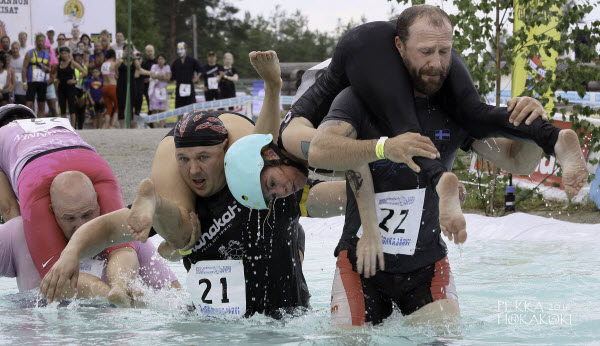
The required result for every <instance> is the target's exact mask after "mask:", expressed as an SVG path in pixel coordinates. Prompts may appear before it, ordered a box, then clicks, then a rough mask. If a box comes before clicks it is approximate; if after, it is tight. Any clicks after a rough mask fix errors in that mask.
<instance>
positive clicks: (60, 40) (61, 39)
mask: <svg viewBox="0 0 600 346" xmlns="http://www.w3.org/2000/svg"><path fill="white" fill-rule="evenodd" d="M56 42H57V45H56V49H55V50H54V54H55V55H56V56H57V57H59V56H60V53H59V50H60V48H61V47H67V48H69V53H72V52H73V49H71V48H70V47H69V46H68V45H67V36H65V34H58V36H57V37H56Z"/></svg>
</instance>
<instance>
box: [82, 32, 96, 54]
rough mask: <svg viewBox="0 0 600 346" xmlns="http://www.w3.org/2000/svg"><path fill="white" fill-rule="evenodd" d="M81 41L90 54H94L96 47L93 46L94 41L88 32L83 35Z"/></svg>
mask: <svg viewBox="0 0 600 346" xmlns="http://www.w3.org/2000/svg"><path fill="white" fill-rule="evenodd" d="M79 42H81V43H83V45H84V47H85V49H87V51H88V53H89V54H90V55H92V54H94V49H93V47H92V41H91V40H90V37H89V36H88V34H83V35H81V38H80V39H79Z"/></svg>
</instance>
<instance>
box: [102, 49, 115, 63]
mask: <svg viewBox="0 0 600 346" xmlns="http://www.w3.org/2000/svg"><path fill="white" fill-rule="evenodd" d="M116 57H117V54H116V53H115V50H114V49H112V48H111V49H108V50H106V54H104V58H105V59H106V60H109V59H112V58H116Z"/></svg>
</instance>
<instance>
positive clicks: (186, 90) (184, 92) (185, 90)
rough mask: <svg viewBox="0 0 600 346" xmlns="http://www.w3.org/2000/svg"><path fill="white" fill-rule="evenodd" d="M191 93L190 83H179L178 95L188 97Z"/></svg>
mask: <svg viewBox="0 0 600 346" xmlns="http://www.w3.org/2000/svg"><path fill="white" fill-rule="evenodd" d="M191 94H192V85H191V84H179V96H181V97H188V96H190V95H191Z"/></svg>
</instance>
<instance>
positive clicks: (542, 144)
mask: <svg viewBox="0 0 600 346" xmlns="http://www.w3.org/2000/svg"><path fill="white" fill-rule="evenodd" d="M453 32H454V31H453V26H452V22H451V20H450V18H449V16H448V15H447V14H446V13H445V12H444V11H443V10H441V9H439V8H437V7H435V6H429V5H416V6H412V7H410V8H408V9H406V10H405V11H404V12H403V13H402V14H401V15H400V16H399V18H398V20H397V21H396V22H395V23H394V22H373V23H367V24H363V25H360V26H358V27H356V28H354V29H352V30H351V31H350V32H349V33H348V34H347V35H345V36H344V37H342V39H341V40H340V41H339V43H338V45H337V47H336V50H335V52H334V55H333V57H332V59H331V60H330V62H329V63H323V64H320V65H319V66H320V67H321V70H320V71H318V73H317V74H318V75H319V76H320V77H318V78H315V75H317V74H315V75H313V77H312V78H311V77H310V74H308V73H307V74H305V75H304V76H303V80H302V85H301V86H300V89H299V90H303V91H299V92H298V95H297V100H296V102H295V103H294V104H293V105H292V109H291V110H290V112H289V113H288V116H286V118H285V119H284V121H283V123H282V122H281V119H280V113H279V106H280V102H279V101H280V100H279V94H280V92H281V87H282V80H281V70H280V66H279V60H278V58H277V55H276V53H275V52H274V51H267V52H250V53H249V58H250V62H251V63H252V65H253V67H254V68H255V70H256V71H257V72H258V74H259V75H260V76H261V77H262V78H263V80H264V82H265V98H264V102H263V105H262V108H261V110H260V114H259V116H258V119H257V121H256V123H253V122H252V121H251V120H249V119H248V118H246V117H244V116H243V115H240V114H235V113H232V112H229V111H225V110H224V111H208V112H203V111H192V112H189V113H187V114H185V115H184V116H183V117H182V118H181V119H180V120H179V121H178V123H177V124H176V126H175V128H174V129H172V130H171V131H169V132H168V133H167V134H166V136H165V137H164V138H163V139H162V140H161V141H160V143H159V144H158V147H157V149H156V152H155V156H154V161H153V165H152V170H151V173H150V179H143V180H142V181H141V183H140V185H139V188H138V192H137V195H136V198H135V200H134V201H133V203H132V204H131V205H130V206H129V207H125V203H124V202H123V201H122V195H121V192H120V189H119V186H118V181H117V180H116V178H115V176H114V174H113V173H112V171H111V169H110V167H109V166H108V164H107V163H106V162H105V161H104V160H102V158H101V157H99V155H98V154H97V153H96V152H95V151H94V150H93V148H92V147H91V146H90V145H89V144H87V143H85V142H84V141H83V140H82V139H81V138H80V137H79V136H78V134H77V133H76V132H75V130H73V128H72V126H71V125H70V123H69V122H68V121H67V120H66V119H59V118H53V119H52V120H51V121H49V120H47V119H35V118H36V115H35V114H34V113H33V111H32V110H31V109H29V108H27V107H24V106H20V105H8V106H4V107H3V108H0V154H1V155H0V197H1V198H0V207H1V208H2V209H0V210H2V213H3V214H6V216H7V218H8V219H9V223H7V224H6V225H4V226H3V227H6V228H8V231H11V232H13V233H19V234H20V233H24V234H25V236H24V237H21V240H20V244H21V248H23V242H26V243H27V248H28V249H29V252H30V256H31V260H30V262H33V263H32V264H31V268H32V269H33V270H32V271H33V272H34V274H39V275H37V276H36V277H35V279H36V282H40V281H41V284H40V290H41V293H42V295H43V296H44V297H47V298H48V299H49V300H59V299H62V298H64V297H65V296H73V292H74V290H77V289H79V287H80V286H81V285H83V284H84V283H83V281H84V280H87V279H90V278H89V277H87V279H86V277H85V276H83V275H80V274H79V273H80V272H82V269H81V268H82V264H81V262H80V260H86V259H89V258H90V257H92V256H94V255H96V256H98V254H104V255H105V257H107V256H108V263H107V264H106V266H107V267H108V266H109V265H111V259H112V260H113V263H112V265H115V262H116V263H120V264H121V265H122V266H123V267H125V268H128V271H129V272H133V273H137V268H138V267H139V266H140V264H141V259H140V257H141V256H135V252H136V251H139V243H137V242H142V243H145V242H146V241H147V240H148V237H151V236H153V235H156V234H158V235H160V236H162V238H163V239H164V241H163V242H162V244H161V245H160V246H159V248H158V250H157V251H158V252H159V253H160V254H161V256H163V257H164V258H167V259H170V260H175V261H179V260H182V261H183V265H184V266H185V268H186V270H187V283H188V286H187V290H188V291H189V293H190V295H191V297H192V301H193V303H194V306H195V307H196V308H197V309H198V310H199V312H200V313H203V314H221V315H222V314H227V315H233V316H246V317H248V316H251V315H253V314H255V313H263V314H265V315H267V316H271V317H273V318H281V317H284V316H286V313H293V314H295V313H298V312H301V311H304V310H306V309H309V308H310V293H309V289H308V287H307V284H306V281H305V278H304V273H303V269H302V261H303V258H304V253H305V246H304V233H303V229H302V226H301V225H300V223H299V219H300V217H301V216H309V217H331V216H335V215H340V214H345V222H344V226H343V232H342V237H341V239H340V241H339V243H338V245H337V247H336V250H335V256H336V257H337V263H336V270H335V272H334V273H332V276H333V280H332V281H333V284H332V293H331V323H332V325H334V326H337V327H353V326H354V327H358V326H363V325H365V324H373V325H375V324H380V323H382V322H383V321H384V320H385V319H386V318H387V317H389V316H390V315H391V314H392V312H393V311H394V310H399V311H400V313H401V314H403V315H410V316H411V317H413V318H414V319H415V320H420V321H437V320H445V319H449V318H455V317H456V316H457V315H458V314H459V313H460V308H459V303H458V293H457V292H458V291H457V289H456V287H455V282H454V278H453V273H452V269H451V266H450V261H449V259H448V256H447V255H448V250H447V245H446V242H445V241H444V238H443V236H446V237H447V238H448V240H450V241H454V242H455V243H457V244H458V243H464V242H465V241H466V240H467V232H466V221H465V218H464V215H463V213H462V210H461V190H460V184H459V181H458V178H457V177H456V175H455V174H454V173H452V167H453V161H454V159H455V158H456V154H457V151H458V150H459V149H462V150H466V151H473V152H475V153H477V154H478V155H480V156H481V157H483V158H485V159H486V160H488V161H490V162H491V163H493V164H494V165H497V166H498V167H502V168H504V169H507V170H508V171H510V172H513V173H518V174H529V173H531V172H533V170H534V169H535V167H536V164H537V163H538V162H539V159H540V156H541V153H542V150H543V151H544V152H546V153H547V154H549V155H554V156H556V158H557V160H558V161H559V163H560V164H561V168H562V173H563V184H564V186H565V192H566V193H567V195H568V197H569V198H572V197H573V196H575V195H576V194H577V193H578V192H579V191H580V190H581V188H582V187H583V185H584V184H585V182H586V181H587V176H588V173H587V168H586V163H585V160H584V158H583V155H582V152H581V148H580V145H579V141H578V137H577V134H576V133H575V132H574V131H573V130H570V129H565V130H561V129H559V128H557V127H555V126H553V125H552V124H550V123H549V122H548V121H547V116H546V114H545V112H544V109H543V106H542V105H541V103H540V102H539V101H537V100H535V99H533V98H529V97H518V98H514V99H512V100H510V101H509V102H508V107H496V106H491V105H488V104H486V103H484V102H482V101H481V99H480V97H479V94H478V93H477V90H476V88H475V86H474V83H473V81H472V79H471V77H470V74H469V71H468V70H467V68H466V65H465V64H464V61H463V60H462V58H461V57H460V55H459V54H458V53H457V52H456V51H454V50H453V49H452V37H453ZM37 38H39V40H37V41H36V43H39V47H40V50H35V49H34V50H32V51H30V52H31V53H32V54H34V53H35V54H37V53H39V55H35V56H34V57H33V58H32V57H31V55H28V56H27V57H28V60H29V62H30V63H32V62H31V60H32V59H34V60H35V63H37V64H44V65H45V64H46V61H47V60H50V59H51V56H50V54H49V53H48V52H44V51H43V50H42V49H41V48H42V46H43V43H44V39H45V37H44V36H43V35H41V36H39V37H37ZM37 38H36V39H37ZM121 39H122V37H121ZM121 39H118V42H120V43H121V44H122V47H123V54H129V50H128V48H127V47H128V44H127V43H126V42H124V41H123V40H121ZM177 48H178V54H179V58H178V59H177V60H176V61H175V62H174V63H173V64H172V66H171V68H170V73H171V76H170V79H174V80H175V81H177V88H176V105H177V107H180V106H184V105H186V104H187V102H190V101H192V100H193V96H194V88H193V87H191V85H192V84H194V83H196V82H197V80H198V78H200V77H201V76H204V78H206V82H205V85H206V88H207V90H206V91H208V93H207V94H206V96H207V99H210V97H218V96H217V93H216V92H215V90H218V88H219V82H220V81H221V80H222V79H223V78H224V77H221V78H219V76H223V75H224V72H223V71H220V68H219V67H218V66H217V65H216V57H215V55H214V54H210V53H209V58H210V59H211V60H209V67H210V68H208V69H205V68H203V67H201V66H200V65H199V64H198V63H197V62H196V61H195V60H193V59H191V58H189V57H187V54H186V47H185V44H183V43H180V44H179V45H178V47H177ZM114 52H115V50H114V49H108V50H107V53H106V56H105V58H106V61H105V62H103V63H102V65H100V66H101V72H102V74H103V77H104V83H105V84H104V85H105V87H104V88H103V89H102V94H103V95H104V97H105V98H109V99H110V100H111V102H113V104H111V105H107V108H108V107H113V109H114V107H119V105H120V102H121V100H120V97H119V90H121V89H122V88H123V87H122V84H120V83H119V79H120V76H121V75H122V74H123V73H125V72H126V71H127V68H129V69H131V72H135V71H139V70H141V69H142V67H141V63H139V62H137V63H136V62H133V63H132V64H131V66H129V67H127V66H125V64H124V63H123V62H121V61H120V60H119V57H117V56H116V54H114ZM28 54H29V53H28ZM65 55H66V51H65ZM121 58H122V57H121ZM26 61H27V60H26ZM65 61H67V62H65ZM69 61H70V60H64V61H62V62H61V66H60V68H61V69H65V68H67V67H66V66H67V64H68V62H69ZM75 62H76V60H75ZM70 66H71V68H73V69H75V70H79V68H80V67H82V65H81V64H79V63H71V64H70ZM161 66H162V67H161ZM211 66H212V67H211ZM155 67H156V68H155ZM382 67H385V69H386V74H384V75H382V74H381V73H378V72H380V71H381V68H382ZM159 68H160V71H161V72H162V73H164V74H163V75H162V76H163V77H164V78H163V79H161V81H163V82H165V81H166V80H168V79H169V78H167V77H166V73H167V72H166V70H167V68H168V66H167V65H165V64H164V63H163V64H162V65H161V64H160V63H159V64H156V65H153V66H152V67H151V68H150V71H153V72H154V76H156V75H158V73H157V72H156V71H158V69H159ZM40 70H41V71H42V72H41V73H40V74H39V76H38V77H37V78H39V79H41V82H46V79H44V78H46V77H44V76H42V75H43V74H44V73H45V72H47V71H46V70H49V68H48V67H45V66H43V67H40ZM83 70H84V71H85V69H83ZM34 71H35V70H34ZM123 71H125V72H123ZM96 76H97V77H98V76H99V75H98V74H97V73H96ZM151 76H152V75H151ZM375 76H376V77H375ZM27 77H28V78H30V75H29V74H28V75H27ZM227 80H229V79H227ZM36 82H38V83H39V82H40V81H39V80H35V81H33V82H29V81H28V82H27V83H28V84H34V85H28V88H27V89H28V90H32V89H33V90H37V89H38V88H39V89H42V85H39V86H38V85H36V84H35V83H36ZM67 84H68V83H67ZM106 86H110V88H107V87H106ZM136 86H137V85H136ZM63 88H64V90H63V91H61V92H60V93H61V94H62V93H68V92H69V91H68V90H69V88H65V87H64V86H63ZM155 88H156V86H155ZM29 102H32V101H29ZM120 109H121V108H120V107H119V110H120ZM32 119H34V120H35V121H31V120H32ZM44 120H46V121H44ZM38 133H43V135H40V136H38V135H37V134H38ZM495 137H503V138H495ZM489 138H492V139H493V140H491V141H492V142H493V143H495V147H494V148H492V146H490V145H489V144H488V142H487V139H489ZM15 143H18V145H15ZM310 169H321V170H329V171H330V172H333V171H341V172H345V176H346V180H345V181H326V182H324V181H318V180H313V179H310V178H309V177H308V176H309V170H310ZM65 172H68V173H67V174H65ZM77 172H79V173H77ZM60 192H62V193H66V192H70V194H68V196H61V193H60ZM463 200H464V199H463ZM63 205H66V206H70V208H66V209H63V208H61V207H60V206H63ZM19 218H20V220H21V222H16V221H12V220H13V219H17V220H19ZM53 220H56V222H53ZM11 221H12V222H11ZM0 227H1V226H0ZM9 235H10V234H9V233H7V232H4V230H3V229H0V237H1V236H4V237H8V236H9ZM23 238H24V239H23ZM0 240H2V239H1V238H0ZM15 242H19V240H15ZM2 244H11V242H9V241H5V242H2V241H0V245H2ZM115 244H122V247H121V248H114V245H115ZM108 246H113V248H109V249H106V248H107V247H108ZM6 247H7V246H4V247H0V250H2V251H8V252H11V250H10V248H9V250H5V249H6ZM13 248H16V247H13ZM123 249H125V250H123ZM103 251H104V253H103ZM117 251H119V252H117ZM115 253H118V254H120V255H118V256H116V257H115V255H114V254H115ZM0 254H1V252H0ZM111 254H112V256H111ZM138 254H139V253H138ZM9 257H11V256H8V255H6V256H5V258H9ZM1 258H2V257H0V259H1ZM3 263H4V262H0V265H2V264H3ZM0 268H2V267H1V266H0ZM10 269H11V270H6V272H7V273H8V274H9V275H13V276H15V275H16V276H17V277H18V275H19V273H18V270H15V269H14V268H10ZM36 269H37V273H36ZM107 271H108V269H107ZM0 274H2V273H0ZM311 274H312V273H307V275H311ZM3 275H6V274H3ZM6 276H8V275H6ZM107 276H110V275H107ZM162 277H163V278H164V279H165V280H166V281H165V280H163V281H165V282H166V284H165V285H163V286H164V287H166V288H169V287H177V286H178V284H177V283H175V282H174V281H172V278H170V279H169V277H170V275H169V273H168V271H167V272H164V273H163V275H162ZM40 279H41V280H40ZM108 281H109V282H108V283H109V284H110V285H111V288H110V289H109V290H108V287H105V288H106V289H105V290H104V291H106V292H107V294H109V295H110V296H112V297H113V299H114V300H115V301H122V302H123V301H125V302H127V301H129V299H128V298H127V297H128V295H129V296H130V295H131V293H129V294H128V292H130V291H131V289H130V288H129V287H128V286H127V284H123V283H121V282H120V281H121V280H118V279H117V278H115V277H113V278H112V279H111V278H110V277H109V280H108ZM210 287H218V288H219V289H214V288H213V289H212V290H211V289H210ZM110 292H112V293H110ZM133 300H135V299H133Z"/></svg>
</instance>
